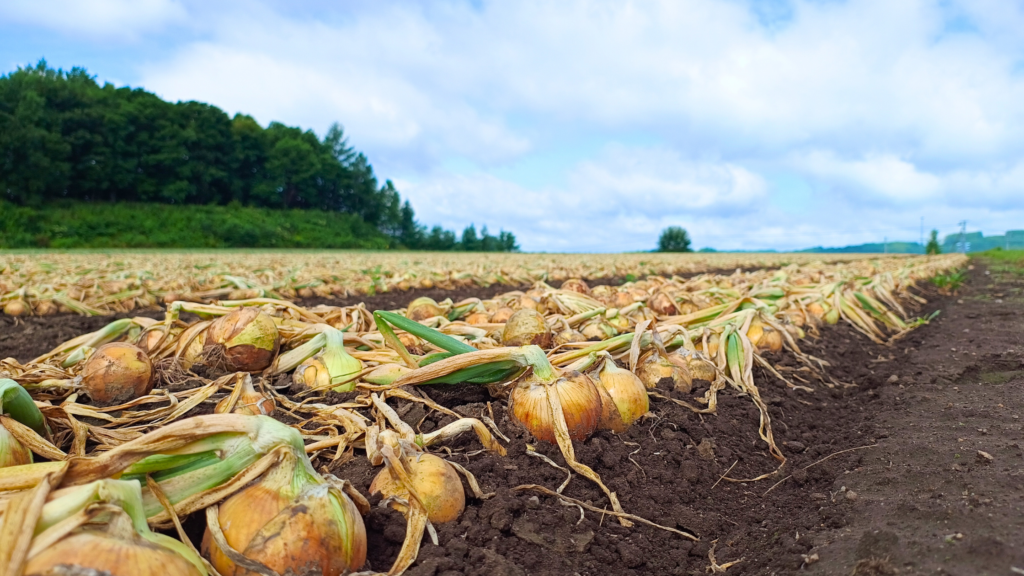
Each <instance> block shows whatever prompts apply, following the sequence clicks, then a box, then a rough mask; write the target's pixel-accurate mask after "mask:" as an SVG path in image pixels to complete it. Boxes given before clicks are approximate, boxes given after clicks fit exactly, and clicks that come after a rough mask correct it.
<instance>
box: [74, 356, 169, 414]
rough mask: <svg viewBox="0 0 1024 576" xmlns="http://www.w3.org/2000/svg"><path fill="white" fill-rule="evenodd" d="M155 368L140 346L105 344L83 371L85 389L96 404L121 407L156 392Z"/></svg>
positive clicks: (90, 359) (91, 357) (88, 361)
mask: <svg viewBox="0 0 1024 576" xmlns="http://www.w3.org/2000/svg"><path fill="white" fill-rule="evenodd" d="M154 375H155V372H154V371H153V364H152V363H151V362H150V361H149V356H146V353H145V352H143V351H142V349H140V348H139V347H138V346H135V345H133V344H128V343H127V342H111V343H109V344H104V345H102V346H100V347H99V348H97V349H96V351H95V352H93V353H92V356H90V357H89V359H88V360H86V361H85V365H84V366H83V368H82V388H83V389H85V393H86V394H88V395H89V397H90V398H92V399H93V401H95V402H99V403H101V404H121V403H124V402H127V401H129V400H133V399H135V398H138V397H140V396H145V395H146V394H149V393H150V391H152V390H153V377H154Z"/></svg>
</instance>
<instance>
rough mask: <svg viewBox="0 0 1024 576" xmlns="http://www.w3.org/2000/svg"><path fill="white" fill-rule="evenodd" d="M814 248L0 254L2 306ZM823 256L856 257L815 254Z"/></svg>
mask: <svg viewBox="0 0 1024 576" xmlns="http://www.w3.org/2000/svg"><path fill="white" fill-rule="evenodd" d="M822 257H823V255H820V254H817V255H779V254H689V255H679V254H643V255H638V254H595V255H588V256H583V257H581V256H579V255H558V254H555V255H543V256H538V255H536V254H529V255H527V254H488V255H487V256H486V257H481V256H480V255H479V254H473V253H416V254H415V255H414V256H410V254H408V253H398V252H390V253H366V252H358V253H352V252H269V251H268V252H259V253H251V252H218V253H217V254H216V255H213V254H209V253H195V252H189V253H159V254H158V255H157V256H156V257H154V256H153V254H150V253H146V252H124V253H115V254H114V255H110V254H103V253H94V254H93V253H73V254H60V253H53V254H47V255H45V256H40V255H38V254H31V255H19V254H6V255H3V256H0V309H2V310H3V312H4V313H5V314H7V315H9V316H27V315H39V316H46V315H51V314H58V313H68V312H73V313H78V314H86V315H103V314H110V313H117V312H130V311H133V310H138V309H144V308H153V307H156V306H158V305H160V304H162V303H167V302H171V301H174V300H187V301H193V302H207V303H209V302H212V301H215V300H218V299H228V300H242V299H246V298H257V297H259V298H262V297H269V298H283V299H288V300H293V299H296V298H332V297H352V296H359V295H364V294H373V293H381V292H388V291H402V290H409V289H429V288H440V289H456V288H467V287H469V288H471V287H476V286H489V285H512V286H521V285H529V284H532V283H534V282H536V281H555V282H561V281H562V280H565V279H567V278H573V277H578V278H597V279H600V278H628V277H631V276H633V277H641V276H647V275H649V274H658V275H663V276H667V277H668V276H672V275H673V274H687V273H688V274H692V273H696V272H704V271H709V270H722V269H728V270H732V269H735V268H763V267H774V266H778V265H779V263H780V262H783V261H788V262H799V263H802V264H806V263H810V262H812V261H814V260H817V259H821V258H822ZM824 258H826V259H828V261H832V262H835V261H839V260H842V259H850V258H856V256H850V255H828V256H824Z"/></svg>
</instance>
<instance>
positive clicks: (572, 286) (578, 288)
mask: <svg viewBox="0 0 1024 576" xmlns="http://www.w3.org/2000/svg"><path fill="white" fill-rule="evenodd" d="M560 290H569V291H571V292H579V293H580V294H590V286H587V283H586V282H584V281H583V280H581V279H579V278H569V279H568V280H566V281H565V282H562V286H561V288H560Z"/></svg>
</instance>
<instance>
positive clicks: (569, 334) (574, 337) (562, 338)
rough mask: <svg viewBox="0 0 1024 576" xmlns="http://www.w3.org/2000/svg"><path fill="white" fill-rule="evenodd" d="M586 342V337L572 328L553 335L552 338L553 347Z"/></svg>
mask: <svg viewBox="0 0 1024 576" xmlns="http://www.w3.org/2000/svg"><path fill="white" fill-rule="evenodd" d="M586 341H587V337H586V336H584V335H583V334H582V333H581V332H577V331H576V330H573V329H572V328H566V329H565V330H562V331H561V332H559V333H558V334H555V336H554V338H553V342H554V345H555V346H561V345H563V344H569V343H572V342H586Z"/></svg>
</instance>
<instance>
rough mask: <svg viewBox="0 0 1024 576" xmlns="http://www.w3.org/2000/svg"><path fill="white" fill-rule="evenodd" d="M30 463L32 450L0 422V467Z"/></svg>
mask: <svg viewBox="0 0 1024 576" xmlns="http://www.w3.org/2000/svg"><path fill="white" fill-rule="evenodd" d="M31 463H32V451H31V450H29V449H28V448H27V447H25V445H24V444H22V443H21V442H20V441H18V439H17V438H15V437H14V435H13V434H11V433H10V431H8V430H7V428H4V426H3V424H0V468H6V467H8V466H21V465H22V464H31Z"/></svg>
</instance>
